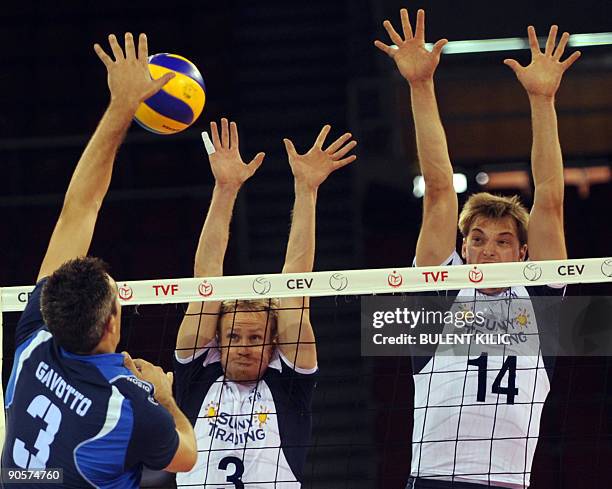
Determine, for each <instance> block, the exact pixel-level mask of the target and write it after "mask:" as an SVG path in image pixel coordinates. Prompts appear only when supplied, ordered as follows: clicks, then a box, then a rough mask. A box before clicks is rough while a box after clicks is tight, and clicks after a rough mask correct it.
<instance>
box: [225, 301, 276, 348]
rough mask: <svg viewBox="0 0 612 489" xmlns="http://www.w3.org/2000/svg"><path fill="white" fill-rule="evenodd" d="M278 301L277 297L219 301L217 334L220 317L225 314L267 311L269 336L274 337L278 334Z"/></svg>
mask: <svg viewBox="0 0 612 489" xmlns="http://www.w3.org/2000/svg"><path fill="white" fill-rule="evenodd" d="M279 309H280V301H279V300H278V299H239V300H227V301H223V302H222V303H221V309H220V310H219V318H218V319H217V336H218V337H220V333H221V318H222V317H223V316H224V315H225V314H236V313H240V312H267V313H268V318H267V322H268V324H269V325H270V338H271V339H275V338H276V335H277V334H278V310H279Z"/></svg>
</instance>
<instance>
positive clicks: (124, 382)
mask: <svg viewBox="0 0 612 489" xmlns="http://www.w3.org/2000/svg"><path fill="white" fill-rule="evenodd" d="M109 385H110V386H114V387H115V388H117V390H118V391H119V392H120V393H121V394H122V395H123V396H124V397H126V398H127V399H129V400H130V401H133V402H136V403H138V402H143V401H148V402H154V401H155V398H154V397H153V394H154V388H153V385H152V384H151V383H150V382H147V381H146V380H142V379H139V378H138V377H136V376H135V375H133V374H131V373H130V374H121V375H118V376H116V377H115V378H113V379H110V380H109ZM154 404H157V402H156V401H155V402H154Z"/></svg>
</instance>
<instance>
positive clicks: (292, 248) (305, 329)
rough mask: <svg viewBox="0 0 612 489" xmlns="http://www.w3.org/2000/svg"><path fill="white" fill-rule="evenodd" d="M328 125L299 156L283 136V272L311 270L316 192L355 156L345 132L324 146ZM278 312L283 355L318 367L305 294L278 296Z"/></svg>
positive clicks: (298, 363)
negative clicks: (291, 196)
mask: <svg viewBox="0 0 612 489" xmlns="http://www.w3.org/2000/svg"><path fill="white" fill-rule="evenodd" d="M330 129H331V127H330V126H328V125H326V126H324V127H323V129H321V132H320V133H319V136H318V137H317V139H316V141H315V143H314V145H313V147H312V148H310V149H309V150H308V152H307V153H306V154H303V155H300V154H298V153H297V151H296V150H295V147H294V145H293V143H292V142H291V141H290V140H289V139H285V140H284V142H285V148H286V149H287V155H288V157H289V165H290V166H291V171H292V172H293V177H294V185H295V202H294V205H293V216H292V219H291V230H290V231H289V242H288V243H287V254H286V256H285V265H284V266H283V273H299V272H311V271H312V268H313V265H314V253H315V214H316V212H315V211H316V204H317V191H318V189H319V186H320V185H321V184H322V183H323V182H324V181H325V180H326V178H327V177H328V176H329V174H330V173H332V172H333V171H335V170H337V169H338V168H341V167H343V166H345V165H347V164H349V163H352V162H353V161H355V160H356V159H357V157H356V156H355V155H351V156H346V155H347V154H348V153H349V152H350V151H351V150H352V149H353V148H354V147H355V146H356V145H357V142H355V141H350V142H349V140H350V139H351V137H352V136H351V134H349V133H346V134H344V135H343V136H340V137H339V138H338V139H336V141H334V142H333V143H332V144H330V145H329V146H328V147H327V148H326V149H323V144H324V143H325V138H326V137H327V135H328V134H329V131H330ZM280 305H281V308H280V311H279V314H278V338H277V340H278V345H279V348H280V350H281V352H282V353H283V355H284V356H285V357H286V358H287V359H288V360H289V361H291V363H293V364H294V365H295V367H297V368H300V369H307V370H308V369H313V368H315V367H316V366H317V348H316V345H315V336H314V331H313V329H312V325H311V323H310V311H309V307H310V300H309V298H308V297H292V298H285V299H281V301H280Z"/></svg>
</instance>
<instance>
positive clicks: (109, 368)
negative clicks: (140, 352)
mask: <svg viewBox="0 0 612 489" xmlns="http://www.w3.org/2000/svg"><path fill="white" fill-rule="evenodd" d="M43 284H44V280H41V281H40V282H39V283H38V284H37V285H36V288H35V289H34V292H33V293H32V295H31V296H30V300H29V301H28V304H27V306H26V309H25V311H24V312H23V314H22V316H21V318H20V320H19V323H18V324H17V331H16V338H15V345H16V351H15V359H14V361H13V369H12V372H11V377H10V380H9V383H8V387H7V389H6V395H5V410H6V438H5V444H4V451H3V454H2V467H3V468H7V469H8V468H23V469H44V468H47V469H57V468H61V469H63V478H64V481H63V484H61V486H55V487H62V488H82V487H99V488H137V487H138V486H139V483H140V476H141V473H142V466H143V465H146V466H147V467H150V468H152V469H163V468H165V467H167V466H168V464H169V463H170V461H171V460H172V458H173V457H174V455H175V453H176V450H177V448H178V444H179V439H178V434H177V432H176V429H175V424H174V420H173V418H172V416H171V415H170V413H169V412H168V411H167V410H166V409H165V408H163V407H162V406H160V405H159V404H158V403H157V402H156V401H155V399H154V397H153V386H152V385H151V384H149V383H147V382H143V381H141V380H139V379H138V378H137V377H135V376H134V375H132V373H131V372H130V371H129V370H128V369H127V368H126V367H125V366H124V365H123V355H121V354H117V353H112V354H104V355H75V354H72V353H69V352H67V351H65V350H64V349H63V348H61V347H59V346H58V345H57V344H56V343H55V341H54V340H53V336H52V335H51V333H50V332H49V330H48V328H47V326H46V325H45V324H44V321H43V319H42V314H41V312H40V295H41V290H42V287H43ZM19 487H23V488H27V487H30V485H29V484H27V483H22V484H20V486H19ZM32 487H33V488H34V487H35V486H34V485H32ZM36 487H38V486H36ZM46 487H53V485H49V484H47V485H46Z"/></svg>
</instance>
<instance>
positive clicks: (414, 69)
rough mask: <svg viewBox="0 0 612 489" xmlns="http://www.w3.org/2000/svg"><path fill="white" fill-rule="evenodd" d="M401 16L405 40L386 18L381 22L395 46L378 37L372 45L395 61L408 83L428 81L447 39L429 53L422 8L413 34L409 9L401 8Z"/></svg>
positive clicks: (441, 40) (437, 43)
mask: <svg viewBox="0 0 612 489" xmlns="http://www.w3.org/2000/svg"><path fill="white" fill-rule="evenodd" d="M400 17H401V19H402V30H403V33H404V39H402V37H401V36H400V35H399V34H398V33H397V31H396V30H395V29H394V28H393V25H392V24H391V22H389V20H385V21H384V22H383V25H384V27H385V29H386V30H387V32H388V33H389V37H390V38H391V41H393V43H394V44H395V45H396V46H397V48H393V47H391V46H388V45H387V44H385V43H383V42H381V41H378V40H377V41H374V45H375V46H376V47H377V48H378V49H380V50H381V51H382V52H383V53H386V54H387V55H388V56H389V57H391V58H392V59H393V61H395V64H396V65H397V68H398V69H399V71H400V73H401V74H402V76H403V77H404V78H405V79H406V80H407V81H408V82H409V83H416V82H420V81H426V80H431V79H432V78H433V75H434V72H435V71H436V68H437V66H438V63H439V62H440V53H441V52H442V48H443V47H444V45H445V44H446V43H447V42H448V41H447V40H446V39H440V40H439V41H438V42H436V43H435V44H434V47H433V50H432V51H431V52H429V51H428V50H427V49H425V11H424V10H419V11H418V12H417V21H416V31H415V33H414V35H413V33H412V26H411V25H410V19H409V18H408V10H406V9H405V8H403V9H401V10H400Z"/></svg>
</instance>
